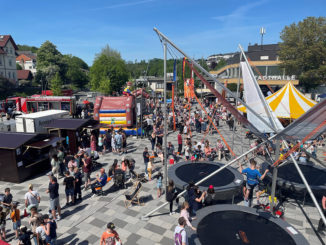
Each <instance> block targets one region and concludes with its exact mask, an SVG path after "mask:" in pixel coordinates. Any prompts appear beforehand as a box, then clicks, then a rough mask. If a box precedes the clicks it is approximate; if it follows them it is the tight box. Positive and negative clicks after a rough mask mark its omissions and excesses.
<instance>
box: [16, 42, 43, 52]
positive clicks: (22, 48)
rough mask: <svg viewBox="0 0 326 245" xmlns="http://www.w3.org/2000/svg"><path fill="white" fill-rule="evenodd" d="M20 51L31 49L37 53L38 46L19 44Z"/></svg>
mask: <svg viewBox="0 0 326 245" xmlns="http://www.w3.org/2000/svg"><path fill="white" fill-rule="evenodd" d="M17 47H18V50H19V51H31V52H32V53H36V52H37V50H38V48H37V47H35V46H29V45H26V44H17Z"/></svg>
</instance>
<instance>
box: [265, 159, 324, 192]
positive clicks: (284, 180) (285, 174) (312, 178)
mask: <svg viewBox="0 0 326 245" xmlns="http://www.w3.org/2000/svg"><path fill="white" fill-rule="evenodd" d="M299 166H300V169H301V171H302V173H303V175H304V176H305V177H306V179H307V181H308V183H309V185H310V188H311V190H312V191H313V192H314V194H316V195H318V196H319V195H322V194H323V193H325V192H326V169H325V168H322V167H319V166H316V165H313V164H303V163H299ZM267 177H268V178H269V179H270V180H271V179H272V174H271V173H268V175H267ZM277 185H278V187H280V188H281V189H282V190H285V191H289V192H291V193H292V192H295V193H304V192H306V190H307V188H306V186H305V185H304V184H303V181H302V179H301V177H300V175H299V173H298V170H297V169H296V167H295V166H294V163H293V162H290V163H287V164H284V165H282V166H281V167H279V168H278V172H277Z"/></svg>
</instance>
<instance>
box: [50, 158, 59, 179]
mask: <svg viewBox="0 0 326 245" xmlns="http://www.w3.org/2000/svg"><path fill="white" fill-rule="evenodd" d="M51 167H52V173H53V174H54V175H56V177H57V179H59V169H60V162H59V159H58V155H57V154H54V155H53V156H52V159H51Z"/></svg>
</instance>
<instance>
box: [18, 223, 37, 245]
mask: <svg viewBox="0 0 326 245" xmlns="http://www.w3.org/2000/svg"><path fill="white" fill-rule="evenodd" d="M32 234H33V233H32V232H30V231H27V227H26V226H21V227H20V235H19V238H18V239H19V243H18V244H19V245H29V244H32V243H31V235H32Z"/></svg>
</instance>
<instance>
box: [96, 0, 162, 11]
mask: <svg viewBox="0 0 326 245" xmlns="http://www.w3.org/2000/svg"><path fill="white" fill-rule="evenodd" d="M154 1H156V0H142V1H137V2H135V1H134V2H125V3H119V4H112V5H107V6H103V7H101V8H94V9H90V10H93V11H94V10H103V9H115V8H124V7H130V6H135V5H140V4H146V3H150V2H154Z"/></svg>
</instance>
